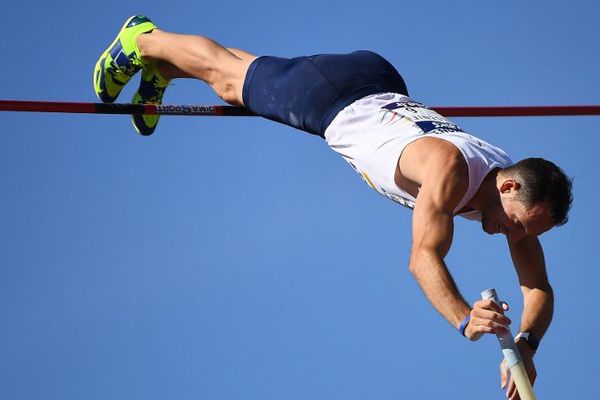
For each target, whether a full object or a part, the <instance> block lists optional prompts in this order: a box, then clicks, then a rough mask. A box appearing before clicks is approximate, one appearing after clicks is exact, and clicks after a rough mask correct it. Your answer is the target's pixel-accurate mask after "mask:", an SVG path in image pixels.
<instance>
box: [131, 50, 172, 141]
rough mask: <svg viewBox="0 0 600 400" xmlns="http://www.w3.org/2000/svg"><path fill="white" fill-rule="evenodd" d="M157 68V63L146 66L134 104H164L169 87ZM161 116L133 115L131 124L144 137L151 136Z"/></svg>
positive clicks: (133, 100)
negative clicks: (163, 100) (166, 90)
mask: <svg viewBox="0 0 600 400" xmlns="http://www.w3.org/2000/svg"><path fill="white" fill-rule="evenodd" d="M169 82H170V81H168V80H167V79H165V78H164V77H163V76H162V74H161V73H160V71H159V70H158V68H157V66H156V62H152V63H150V64H146V65H144V67H143V68H142V79H141V80H140V87H139V88H138V90H137V92H135V94H134V95H133V99H132V100H131V102H132V103H133V104H162V99H163V96H164V94H165V89H167V86H169ZM159 118H160V115H141V114H133V115H132V116H131V122H132V123H133V127H134V128H135V130H136V131H137V132H138V133H139V134H140V135H144V136H148V135H151V134H152V133H153V132H154V130H155V129H156V125H157V124H158V120H159Z"/></svg>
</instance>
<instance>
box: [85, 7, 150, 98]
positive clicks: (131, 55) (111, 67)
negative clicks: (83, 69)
mask: <svg viewBox="0 0 600 400" xmlns="http://www.w3.org/2000/svg"><path fill="white" fill-rule="evenodd" d="M154 29H156V25H154V24H153V23H152V21H150V20H149V19H148V18H146V17H144V16H143V15H134V16H133V17H129V18H128V19H127V21H125V24H123V27H122V28H121V30H120V31H119V33H118V34H117V37H116V38H115V40H114V41H113V42H112V43H111V44H110V46H108V48H107V49H106V50H105V51H104V53H102V55H101V56H100V58H99V59H98V62H97V63H96V67H95V68H94V89H95V90H96V96H98V98H99V99H100V100H101V101H103V102H104V103H112V102H113V101H115V100H116V99H117V96H119V93H121V89H123V86H125V84H126V83H127V82H129V80H130V79H131V77H132V76H134V75H135V74H136V73H137V72H138V71H139V70H140V68H142V66H143V65H144V63H145V61H144V60H143V59H142V55H141V53H140V50H139V49H138V46H137V43H136V38H137V36H138V35H140V34H142V33H148V32H150V31H152V30H154Z"/></svg>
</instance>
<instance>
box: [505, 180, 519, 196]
mask: <svg viewBox="0 0 600 400" xmlns="http://www.w3.org/2000/svg"><path fill="white" fill-rule="evenodd" d="M520 188H521V184H520V183H519V182H517V181H515V180H514V179H505V180H504V181H503V182H502V184H501V185H500V193H512V192H515V191H517V190H519V189H520Z"/></svg>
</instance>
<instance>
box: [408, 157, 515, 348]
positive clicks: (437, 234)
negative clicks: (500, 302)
mask: <svg viewBox="0 0 600 400" xmlns="http://www.w3.org/2000/svg"><path fill="white" fill-rule="evenodd" d="M430 160H431V161H430V162H428V163H427V165H425V166H424V167H425V171H423V175H422V179H421V182H422V184H421V189H420V191H419V195H418V196H417V201H416V204H415V208H414V214H413V228H412V229H413V244H412V250H411V257H410V271H411V273H412V274H413V276H414V277H415V279H416V280H417V282H418V284H419V286H420V287H421V289H422V290H423V292H424V293H425V295H426V296H427V298H428V299H429V301H430V302H431V304H432V305H433V306H434V307H435V308H436V310H438V311H439V312H440V313H441V314H442V315H443V316H444V317H445V318H446V319H447V320H448V322H450V323H451V324H452V325H453V326H454V327H455V328H458V327H459V326H460V323H461V322H462V321H463V319H464V318H465V317H466V316H467V315H468V314H470V315H471V320H470V322H469V325H468V326H467V329H466V331H465V336H467V337H468V338H469V339H471V340H477V339H479V338H480V337H481V336H482V335H483V334H484V333H498V332H501V331H503V330H505V329H506V325H508V324H509V323H510V321H509V320H508V318H506V317H505V316H504V315H503V311H502V309H501V308H500V307H498V306H497V305H496V304H495V303H493V302H491V301H489V300H480V301H478V302H476V303H475V304H474V306H473V309H471V307H470V306H469V304H468V303H467V302H466V301H465V300H464V298H463V297H462V296H461V294H460V293H459V291H458V288H457V287H456V284H455V282H454V280H453V278H452V276H451V275H450V272H449V271H448V268H447V267H446V264H445V263H444V257H445V256H446V254H447V253H448V251H449V249H450V246H451V244H452V236H453V231H454V222H453V214H454V209H455V207H456V206H457V205H458V203H459V202H460V200H461V198H462V196H463V195H464V193H465V191H466V189H467V187H466V185H467V182H468V179H465V176H467V175H465V174H468V171H467V170H466V168H467V167H466V164H465V163H464V160H463V159H462V158H461V156H460V155H457V154H454V155H453V154H452V152H451V151H450V152H442V153H441V154H440V155H437V156H435V157H431V158H430Z"/></svg>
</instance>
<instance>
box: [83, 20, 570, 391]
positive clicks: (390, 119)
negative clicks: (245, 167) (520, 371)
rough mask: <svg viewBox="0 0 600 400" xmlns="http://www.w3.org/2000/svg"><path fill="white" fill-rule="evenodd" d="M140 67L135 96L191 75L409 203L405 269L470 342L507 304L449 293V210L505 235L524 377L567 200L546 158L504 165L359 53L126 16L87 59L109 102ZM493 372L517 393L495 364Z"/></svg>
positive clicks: (139, 98) (546, 301)
mask: <svg viewBox="0 0 600 400" xmlns="http://www.w3.org/2000/svg"><path fill="white" fill-rule="evenodd" d="M140 70H141V71H142V73H141V75H142V79H141V81H140V86H139V89H138V91H137V92H136V93H135V95H134V97H133V102H134V103H153V104H159V103H161V102H162V98H163V94H164V91H165V89H166V87H167V86H168V84H169V82H170V80H172V79H175V78H196V79H201V80H202V81H204V82H206V83H208V84H209V85H210V86H211V87H212V88H213V89H214V91H215V92H216V93H217V95H219V97H221V98H222V99H223V100H224V101H226V102H227V103H230V104H233V105H243V106H245V107H247V108H249V109H250V110H252V111H253V112H254V113H256V114H258V115H260V116H263V117H265V118H269V119H272V120H275V121H278V122H281V123H284V124H287V125H290V126H293V127H296V128H298V129H301V130H304V131H307V132H309V133H313V134H316V135H319V136H321V137H323V138H324V139H325V140H326V141H327V143H328V144H329V146H330V147H331V148H332V149H333V150H335V151H336V152H338V153H340V154H341V155H342V156H343V157H344V158H345V159H346V160H347V161H348V163H349V164H350V165H351V166H352V167H353V168H354V169H355V170H356V171H357V172H358V173H359V174H360V175H361V176H362V177H363V179H364V180H365V181H366V182H367V184H368V185H369V186H371V187H372V188H373V189H375V190H377V191H378V192H379V193H381V194H382V195H384V196H386V197H388V198H389V199H391V200H393V201H395V202H397V203H399V204H401V205H404V206H406V207H409V208H411V209H413V210H414V214H413V233H412V235H413V238H412V239H413V243H412V250H411V257H410V270H411V272H412V274H413V275H414V277H415V278H416V280H417V281H418V283H419V285H420V287H421V288H422V290H423V292H424V293H425V295H426V296H427V298H428V299H429V300H430V301H431V303H432V304H433V306H434V307H435V308H436V309H437V310H438V311H439V312H440V313H441V314H442V315H443V316H444V317H445V318H446V319H447V320H448V321H449V322H450V323H451V324H452V325H453V326H454V327H456V328H457V329H458V330H459V331H460V333H461V334H463V335H464V336H465V337H467V338H468V339H470V340H477V339H479V338H480V337H481V336H482V335H483V334H486V333H487V334H496V333H499V332H502V331H504V330H506V329H507V326H508V325H509V324H510V323H511V321H510V320H509V319H508V318H507V317H506V316H505V315H504V311H505V309H507V306H506V305H505V307H504V309H503V308H501V307H499V306H497V305H496V304H494V303H492V302H490V301H487V300H481V301H478V302H476V303H475V304H474V305H473V306H472V307H471V306H470V305H469V304H468V303H467V302H466V301H465V300H464V299H463V297H462V296H461V295H460V293H459V291H458V289H457V287H456V285H455V283H454V281H453V279H452V277H451V275H450V273H449V272H448V269H447V267H446V265H445V264H444V257H445V256H446V254H447V253H448V251H449V249H450V246H451V243H452V237H453V219H454V217H455V216H457V215H460V216H462V217H465V218H469V219H473V220H477V221H481V224H482V228H483V230H484V231H485V232H486V233H488V234H495V233H502V234H504V235H506V237H507V241H508V247H509V250H510V253H511V256H512V259H513V262H514V265H515V269H516V272H517V275H518V277H519V281H520V284H521V287H522V292H523V297H524V309H523V314H522V318H521V325H520V331H521V332H522V333H520V334H519V335H517V345H518V348H519V350H520V352H521V355H522V357H523V360H524V364H525V366H526V369H527V371H528V374H529V377H530V379H531V381H532V382H533V381H534V380H535V378H536V372H535V368H534V364H533V355H534V352H535V350H536V349H537V346H538V343H539V340H540V339H541V338H542V336H543V335H544V333H545V332H546V330H547V328H548V326H549V324H550V321H551V319H552V311H553V292H552V288H551V286H550V283H549V282H548V278H547V275H546V269H545V263H544V256H543V250H542V247H541V245H540V242H539V240H538V238H537V237H538V236H539V235H541V234H542V233H544V232H546V231H548V230H549V229H551V228H552V227H553V226H557V225H562V224H564V223H566V222H567V219H568V216H567V214H568V211H569V208H570V206H571V202H572V195H571V181H570V179H569V178H568V177H567V176H566V175H565V174H564V173H563V172H562V171H561V170H560V169H559V168H558V167H557V166H556V165H554V164H553V163H551V162H549V161H546V160H543V159H539V158H530V159H526V160H523V161H520V162H518V163H516V164H513V163H512V161H511V160H510V159H509V157H508V156H507V155H506V153H504V151H502V150H501V149H499V148H497V147H495V146H493V145H491V144H489V143H486V142H484V141H483V140H481V139H478V138H475V137H473V136H471V135H469V134H467V133H465V132H463V131H462V130H461V128H460V127H458V126H457V125H455V124H453V123H452V122H450V121H448V120H447V119H445V118H444V117H442V116H440V115H439V114H437V113H436V112H434V111H432V110H430V109H428V108H427V107H425V106H424V105H422V104H420V103H418V102H415V101H413V100H411V99H410V98H409V97H408V91H407V89H406V85H405V83H404V81H403V79H402V77H401V76H400V74H399V73H398V72H397V71H396V70H395V69H394V67H393V66H392V65H391V64H389V63H388V62H387V61H386V60H385V59H383V58H382V57H381V56H379V55H377V54H375V53H372V52H368V51H357V52H354V53H350V54H343V55H334V54H325V55H316V56H311V57H298V58H293V59H286V58H278V57H256V56H254V55H252V54H250V53H247V52H245V51H242V50H239V49H231V48H229V49H228V48H224V47H222V46H221V45H219V44H217V43H216V42H214V41H212V40H211V39H208V38H206V37H202V36H190V35H179V34H173V33H168V32H164V31H162V30H159V29H157V27H156V26H155V25H154V24H153V23H152V22H151V21H150V20H149V19H148V18H146V17H143V16H134V17H131V18H129V19H128V20H127V21H126V22H125V24H124V25H123V27H122V29H121V30H120V32H119V33H118V35H117V37H116V39H115V40H114V41H113V43H112V44H111V45H110V46H109V47H108V48H107V49H106V51H105V52H104V53H103V54H102V55H101V56H100V59H99V60H98V63H97V64H96V67H95V71H94V85H95V90H96V94H97V95H98V97H99V98H100V99H101V100H102V101H104V102H113V101H114V100H115V99H116V98H117V96H118V95H119V93H120V91H121V89H122V88H123V86H124V85H125V84H126V83H127V82H128V81H129V80H130V79H131V77H132V76H133V75H135V74H136V73H137V72H138V71H140ZM158 119H159V116H152V115H134V116H132V122H133V125H134V127H135V128H136V130H137V131H138V132H139V133H140V134H143V135H149V134H151V133H152V132H154V130H155V128H156V125H157V123H158ZM501 379H502V383H503V386H505V387H506V386H507V395H508V396H509V397H510V398H511V399H517V398H518V394H517V393H516V388H515V385H514V383H513V382H508V379H507V375H506V369H505V368H504V369H503V370H502V374H501Z"/></svg>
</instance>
